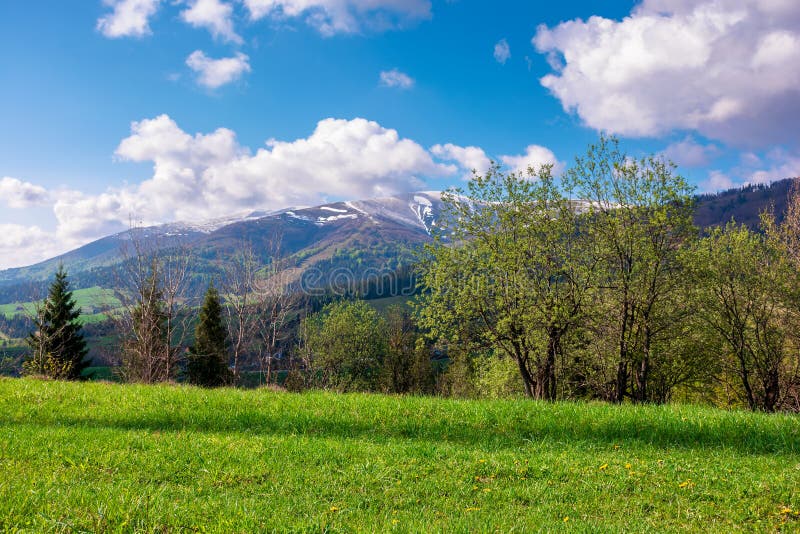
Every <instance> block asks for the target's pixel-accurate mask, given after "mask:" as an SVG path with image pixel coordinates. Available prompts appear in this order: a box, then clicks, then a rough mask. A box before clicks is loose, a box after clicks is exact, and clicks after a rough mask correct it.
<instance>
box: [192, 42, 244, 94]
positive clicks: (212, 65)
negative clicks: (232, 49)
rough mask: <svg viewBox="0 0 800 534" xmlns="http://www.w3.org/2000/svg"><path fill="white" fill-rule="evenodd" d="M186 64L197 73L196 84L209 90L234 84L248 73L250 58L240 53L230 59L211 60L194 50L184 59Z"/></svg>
mask: <svg viewBox="0 0 800 534" xmlns="http://www.w3.org/2000/svg"><path fill="white" fill-rule="evenodd" d="M186 64H187V65H188V66H189V68H190V69H192V70H193V71H195V72H196V73H197V82H198V83H199V84H200V85H202V86H204V87H207V88H209V89H217V88H219V87H222V86H223V85H226V84H229V83H231V82H235V81H236V80H238V79H239V78H241V77H242V75H243V74H245V73H246V72H250V58H249V57H247V55H246V54H243V53H241V52H237V53H236V55H234V56H232V57H224V58H220V59H213V58H210V57H208V56H207V55H205V53H204V52H203V51H202V50H195V51H194V52H192V53H191V54H190V55H189V57H188V58H186Z"/></svg>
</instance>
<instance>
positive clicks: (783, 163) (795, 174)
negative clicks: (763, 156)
mask: <svg viewBox="0 0 800 534" xmlns="http://www.w3.org/2000/svg"><path fill="white" fill-rule="evenodd" d="M799 177H800V154H792V153H790V152H787V151H786V150H783V149H773V150H771V151H770V152H769V154H768V155H767V166H766V168H758V169H755V170H751V171H750V172H748V173H747V183H751V184H768V183H770V182H774V181H776V180H783V179H784V178H799Z"/></svg>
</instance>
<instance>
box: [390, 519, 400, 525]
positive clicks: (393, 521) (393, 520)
mask: <svg viewBox="0 0 800 534" xmlns="http://www.w3.org/2000/svg"><path fill="white" fill-rule="evenodd" d="M399 522H400V520H399V519H392V524H393V525H396V524H397V523H399Z"/></svg>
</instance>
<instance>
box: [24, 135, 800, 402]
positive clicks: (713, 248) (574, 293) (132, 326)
mask: <svg viewBox="0 0 800 534" xmlns="http://www.w3.org/2000/svg"><path fill="white" fill-rule="evenodd" d="M551 171H552V168H551V167H549V166H543V167H542V168H539V169H532V168H531V169H529V170H528V172H527V173H524V174H519V173H513V172H505V171H504V170H503V169H502V168H501V167H499V166H493V167H492V168H490V169H489V170H488V172H487V173H486V174H484V175H478V174H475V175H474V176H473V179H472V180H470V182H469V183H468V186H467V187H466V189H464V190H453V191H449V192H447V193H445V194H443V203H444V212H443V214H442V215H441V218H440V220H439V221H437V228H438V235H437V236H435V239H434V242H433V244H432V245H430V246H428V247H426V249H425V250H424V251H423V252H421V253H419V254H418V257H417V263H418V265H417V267H416V268H415V269H413V270H412V269H408V268H405V267H402V266H399V267H398V269H397V270H396V271H395V272H392V273H374V274H373V276H371V277H369V279H368V280H367V281H363V282H362V281H358V282H356V280H361V278H362V277H363V276H362V275H363V274H364V273H362V272H361V271H359V273H358V274H359V276H356V275H355V273H351V275H352V276H351V277H350V278H349V279H348V282H347V283H346V284H345V287H344V288H331V287H330V286H329V287H328V291H327V292H324V291H323V292H320V288H321V287H322V286H318V285H312V286H310V289H311V291H310V293H311V295H309V294H308V293H309V291H306V292H305V293H304V292H303V291H302V289H303V288H304V286H303V283H302V282H303V281H302V278H301V276H300V274H299V273H298V269H297V268H296V264H295V263H296V262H295V263H292V262H290V261H286V260H282V258H283V257H284V256H283V254H282V251H281V240H280V238H279V237H275V238H274V239H273V240H272V242H270V243H267V244H266V245H265V250H259V251H258V255H256V254H255V253H254V252H253V250H252V248H250V247H247V246H242V247H240V248H239V249H238V251H237V252H236V253H235V254H233V255H232V257H231V258H226V262H225V268H224V269H222V268H220V271H219V273H218V279H217V280H215V281H214V283H211V284H209V282H208V281H207V280H206V281H204V285H205V287H207V291H206V296H205V299H204V303H203V306H202V308H201V309H200V311H199V314H198V313H196V310H195V308H194V307H193V305H192V303H193V302H194V301H193V300H192V299H191V298H189V297H188V296H187V295H188V291H187V288H189V287H196V286H197V284H198V280H197V279H196V278H194V279H192V280H189V276H188V275H187V273H188V265H189V263H190V262H191V259H190V255H189V254H188V253H187V252H186V251H182V250H180V249H172V250H169V251H166V252H165V251H163V250H160V251H158V252H153V251H147V250H144V245H143V243H141V242H137V241H135V240H131V241H130V243H131V247H132V249H131V251H130V252H129V254H128V257H127V260H126V261H124V262H122V264H121V265H123V266H124V270H123V271H121V272H120V273H119V274H118V276H117V280H116V284H115V287H118V288H119V291H118V298H119V300H120V302H122V306H121V308H119V309H117V310H115V311H114V312H112V313H110V318H111V320H112V321H113V322H114V325H115V331H116V334H117V338H116V341H115V342H114V344H113V350H114V351H115V353H116V354H117V356H118V363H119V370H120V376H121V378H123V379H124V380H127V381H131V382H159V381H175V380H187V381H189V382H192V383H196V384H200V385H204V386H218V385H224V384H232V385H242V384H245V383H246V382H247V377H248V376H249V372H251V371H254V370H255V371H257V373H258V376H259V377H261V378H260V380H261V381H262V382H263V383H266V384H273V383H276V382H280V383H281V384H282V385H283V386H285V387H286V388H287V389H293V390H301V389H304V388H315V387H323V388H331V389H335V390H338V391H381V392H389V393H414V394H440V395H451V396H515V395H526V396H528V397H531V398H534V399H540V400H548V401H550V400H558V399H594V400H602V401H607V402H614V403H622V402H636V403H664V402H669V401H673V400H681V401H690V402H706V403H712V404H715V405H718V406H742V407H747V408H750V409H752V410H762V411H767V412H772V411H777V410H787V411H798V410H800V189H798V187H797V186H795V187H794V188H793V189H792V190H791V192H790V194H789V197H788V199H787V202H786V209H785V210H783V213H777V214H776V213H774V210H766V211H764V212H763V213H762V214H761V216H760V227H759V228H758V229H756V230H754V229H750V228H748V227H747V226H744V225H740V224H738V223H737V222H736V221H731V222H730V223H728V224H726V225H724V226H722V227H714V228H707V229H702V230H701V229H698V228H697V227H695V225H694V224H693V216H694V209H695V206H694V200H693V199H694V197H693V188H692V187H690V186H689V185H688V183H687V182H686V181H685V180H684V179H683V178H682V177H681V176H680V175H678V174H677V173H676V170H675V167H674V166H673V165H672V164H671V163H669V162H665V161H663V160H662V159H660V158H657V157H645V158H639V159H636V158H633V157H630V156H629V155H627V154H625V153H623V152H622V151H621V150H620V148H619V145H618V143H617V141H616V140H615V139H613V138H611V139H609V138H604V137H603V138H601V139H600V140H599V142H598V143H597V144H595V145H592V146H590V147H589V150H588V151H587V154H586V155H585V156H583V157H579V158H577V159H576V161H575V164H574V165H573V166H572V167H571V168H570V169H569V170H567V171H566V172H565V173H564V174H563V175H561V176H553V175H552V173H551ZM576 199H580V200H576ZM264 257H267V258H269V260H268V261H267V262H266V265H265V262H264V261H263V258H264ZM347 259H348V261H355V262H356V263H358V261H357V260H358V258H350V257H349V256H348V258H347ZM337 261H339V260H337ZM59 280H61V282H59ZM64 281H65V280H63V279H60V278H58V277H57V280H56V282H57V283H63V282H64ZM306 289H307V290H308V289H309V288H306ZM61 291H62V293H66V294H67V296H66V297H64V296H63V295H62V296H61V297H59V298H60V299H61V300H62V301H66V302H67V303H68V302H69V301H70V296H69V294H68V291H66V290H63V289H62V290H61ZM398 294H399V295H406V296H408V295H411V294H414V295H415V296H414V297H413V300H414V304H413V306H412V307H411V308H407V307H403V306H401V307H392V308H390V309H389V310H388V311H386V312H385V313H379V312H377V311H376V310H375V309H374V308H373V307H371V306H369V305H367V304H366V303H365V302H364V301H363V299H365V298H373V297H382V296H389V295H398ZM52 302H54V298H53V288H51V295H50V296H49V297H48V299H47V300H46V301H45V303H44V304H43V305H42V307H41V311H42V313H40V314H39V316H38V317H39V319H38V320H37V323H36V325H37V330H36V332H34V334H32V336H31V338H30V340H31V346H32V348H33V349H34V350H33V355H34V357H33V358H32V359H31V361H32V362H33V363H28V364H26V365H27V367H26V369H27V370H28V371H29V372H37V373H45V374H49V375H51V376H58V377H66V378H74V377H76V376H78V375H76V373H75V370H76V369H78V368H79V367H80V366H82V365H83V363H82V362H83V360H82V359H81V358H82V356H81V357H78V356H80V355H81V353H82V352H81V351H82V350H83V349H82V348H81V345H80V343H77V344H74V345H73V347H74V348H73V352H72V353H71V355H65V354H66V353H64V351H61V352H59V350H61V349H58V350H56V349H54V348H53V347H56V348H57V347H62V346H66V342H65V341H63V340H62V341H59V342H58V343H55V342H50V341H47V343H45V342H44V340H47V339H49V338H51V337H52V338H53V339H56V338H57V337H58V336H56V335H55V332H61V333H59V334H58V335H62V334H63V332H64V331H65V329H66V330H69V329H67V328H66V327H65V326H63V325H64V324H67V323H70V322H71V321H74V320H75V319H74V318H73V319H70V317H72V314H73V311H74V310H73V309H72V308H70V307H69V306H66V308H67V310H66V311H63V312H60V314H55V315H53V316H52V317H51V316H48V315H46V313H45V312H46V311H47V310H48V309H51V308H55V306H54V305H53V304H52ZM47 313H50V312H47ZM53 317H59V318H60V319H58V320H56V319H54V318H53ZM65 317H66V318H67V319H66V320H65V319H63V318H65ZM59 324H60V325H61V326H52V325H59ZM48 325H51V326H48ZM70 332H71V334H70V335H73V336H79V335H80V334H79V332H78V331H77V330H74V331H72V330H71V331H70ZM37 343H38V344H37ZM57 354H62V356H58V357H57V358H56V355H57ZM84 355H85V354H84ZM48 358H51V359H52V358H55V359H56V360H58V361H55V362H49V363H48V361H47V360H48ZM64 362H72V363H64ZM279 375H280V380H279V379H278V376H279Z"/></svg>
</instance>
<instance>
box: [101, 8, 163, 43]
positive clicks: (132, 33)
mask: <svg viewBox="0 0 800 534" xmlns="http://www.w3.org/2000/svg"><path fill="white" fill-rule="evenodd" d="M103 3H104V4H105V5H106V6H108V7H110V8H111V12H110V13H107V14H105V15H103V16H102V17H100V18H99V19H97V29H98V30H99V31H100V32H101V33H102V34H103V35H105V36H106V37H111V38H117V37H142V36H144V35H148V34H149V33H150V17H152V16H153V15H155V13H156V11H158V7H159V5H160V3H161V0H103Z"/></svg>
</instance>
